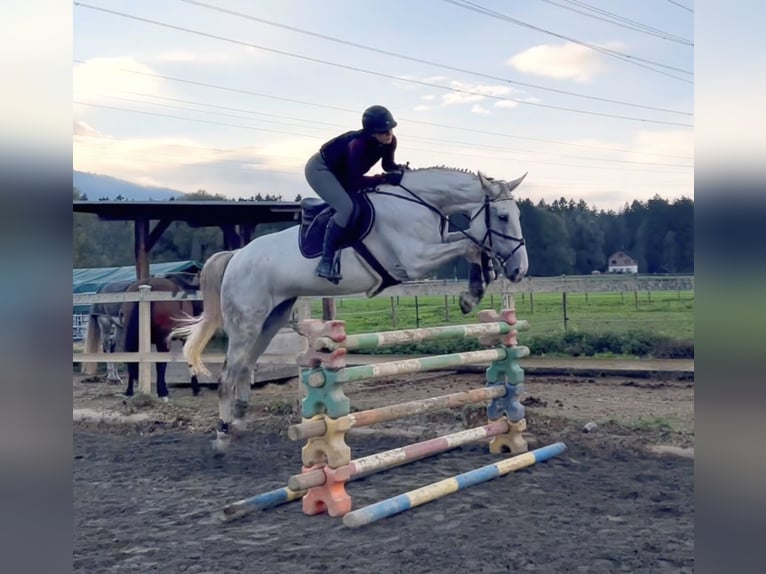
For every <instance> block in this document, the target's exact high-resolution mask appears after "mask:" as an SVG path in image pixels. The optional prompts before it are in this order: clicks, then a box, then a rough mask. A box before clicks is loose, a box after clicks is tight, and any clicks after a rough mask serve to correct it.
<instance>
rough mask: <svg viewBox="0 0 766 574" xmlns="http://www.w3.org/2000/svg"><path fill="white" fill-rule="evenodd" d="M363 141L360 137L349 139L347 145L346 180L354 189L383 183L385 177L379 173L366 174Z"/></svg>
mask: <svg viewBox="0 0 766 574" xmlns="http://www.w3.org/2000/svg"><path fill="white" fill-rule="evenodd" d="M364 153H365V150H364V142H363V141H362V140H361V139H354V140H351V142H350V143H349V146H348V163H347V166H348V181H349V184H350V186H351V188H352V189H353V190H354V191H356V190H359V189H365V188H368V187H375V186H376V185H380V184H382V183H385V181H386V180H385V177H384V176H383V175H382V174H381V175H373V176H366V175H364V174H365V173H366V171H367V169H366V166H365V164H364V161H363V160H364Z"/></svg>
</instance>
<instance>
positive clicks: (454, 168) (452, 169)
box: [411, 165, 476, 175]
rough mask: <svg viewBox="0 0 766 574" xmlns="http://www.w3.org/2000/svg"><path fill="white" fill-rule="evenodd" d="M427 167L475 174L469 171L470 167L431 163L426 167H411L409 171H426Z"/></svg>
mask: <svg viewBox="0 0 766 574" xmlns="http://www.w3.org/2000/svg"><path fill="white" fill-rule="evenodd" d="M429 169H439V170H442V171H457V172H459V173H467V174H469V175H476V172H474V171H471V170H470V169H464V168H460V167H449V166H446V165H431V166H428V167H416V168H414V169H412V170H411V171H426V170H429Z"/></svg>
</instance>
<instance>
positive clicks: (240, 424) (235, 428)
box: [229, 419, 249, 435]
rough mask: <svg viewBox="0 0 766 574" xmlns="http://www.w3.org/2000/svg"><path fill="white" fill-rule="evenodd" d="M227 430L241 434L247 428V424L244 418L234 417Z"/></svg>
mask: <svg viewBox="0 0 766 574" xmlns="http://www.w3.org/2000/svg"><path fill="white" fill-rule="evenodd" d="M229 430H230V431H231V432H232V434H234V435H242V434H244V433H246V432H247V431H248V430H249V425H248V424H247V421H246V420H245V419H234V420H233V421H231V425H230V427H229Z"/></svg>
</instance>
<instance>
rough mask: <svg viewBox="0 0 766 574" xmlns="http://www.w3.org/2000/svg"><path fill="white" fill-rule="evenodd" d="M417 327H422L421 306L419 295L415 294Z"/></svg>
mask: <svg viewBox="0 0 766 574" xmlns="http://www.w3.org/2000/svg"><path fill="white" fill-rule="evenodd" d="M415 327H416V328H417V327H420V307H419V306H418V296H417V295H415Z"/></svg>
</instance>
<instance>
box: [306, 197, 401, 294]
mask: <svg viewBox="0 0 766 574" xmlns="http://www.w3.org/2000/svg"><path fill="white" fill-rule="evenodd" d="M351 200H352V201H353V202H354V212H353V215H352V217H351V222H350V224H349V226H348V227H347V228H346V233H345V235H344V236H343V237H342V239H341V241H340V243H339V245H338V254H340V253H341V251H342V250H343V249H346V248H348V247H351V248H352V249H354V251H356V253H357V254H358V255H359V256H360V257H361V258H362V259H363V261H364V262H366V263H367V264H368V266H369V267H370V268H371V270H372V271H373V272H374V273H376V274H377V275H378V276H379V278H380V280H379V282H378V284H377V285H376V286H375V287H374V288H373V290H372V291H371V292H370V293H369V294H368V295H369V296H370V297H372V296H374V295H377V294H378V293H380V292H381V291H382V290H383V289H385V288H387V287H390V286H392V285H398V284H399V283H401V281H399V280H397V279H394V278H393V277H392V276H391V274H390V273H389V272H388V271H387V270H386V269H385V268H384V267H383V266H382V265H381V264H380V262H379V261H378V260H377V258H376V257H375V256H374V255H373V254H372V253H371V252H370V250H369V249H367V246H366V245H365V244H364V243H363V242H362V240H363V239H364V238H365V237H367V235H369V233H370V230H372V226H373V224H374V223H375V207H374V206H373V205H372V202H371V201H370V198H369V197H368V196H367V194H366V193H354V194H351ZM300 206H301V228H300V233H299V234H298V247H299V249H300V252H301V255H303V256H304V257H305V258H306V259H316V258H317V257H320V256H321V255H322V248H323V243H324V234H325V229H327V223H328V222H329V221H330V218H331V217H332V215H333V213H335V210H334V209H333V208H332V207H331V206H330V205H329V204H327V203H325V202H324V201H322V200H321V199H317V198H314V197H307V198H305V199H302V200H301V203H300ZM338 259H340V258H338ZM338 264H340V261H338Z"/></svg>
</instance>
